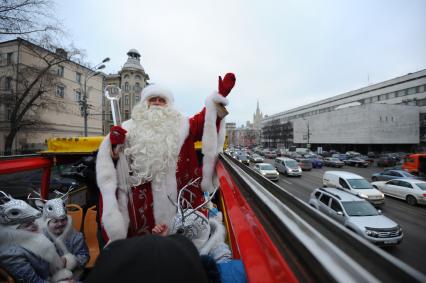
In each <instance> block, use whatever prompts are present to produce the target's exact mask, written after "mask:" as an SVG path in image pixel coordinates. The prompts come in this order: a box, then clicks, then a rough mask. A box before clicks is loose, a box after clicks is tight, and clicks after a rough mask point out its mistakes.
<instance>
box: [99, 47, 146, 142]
mask: <svg viewBox="0 0 426 283" xmlns="http://www.w3.org/2000/svg"><path fill="white" fill-rule="evenodd" d="M127 56H128V57H127V61H126V62H125V64H124V65H123V67H122V69H121V71H119V72H118V73H117V74H110V75H107V76H106V78H105V83H106V84H107V85H115V86H118V87H119V88H120V89H121V98H120V102H119V103H120V112H121V117H122V119H123V121H125V120H128V119H129V118H130V113H131V112H132V109H133V106H135V105H136V104H137V103H138V102H139V101H140V98H141V92H142V90H143V89H144V87H145V86H146V85H147V84H148V80H149V76H148V74H147V73H146V72H145V70H144V68H143V67H142V65H141V62H140V57H141V55H140V53H139V52H138V51H137V50H136V49H130V50H129V51H128V52H127ZM103 114H104V115H102V117H103V133H104V134H107V133H109V130H110V128H111V127H112V126H113V120H112V112H111V104H110V102H109V101H108V100H107V99H106V98H105V97H104V98H103Z"/></svg>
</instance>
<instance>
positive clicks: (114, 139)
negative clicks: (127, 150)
mask: <svg viewBox="0 0 426 283" xmlns="http://www.w3.org/2000/svg"><path fill="white" fill-rule="evenodd" d="M126 133H127V131H126V130H125V129H123V128H122V127H120V126H112V127H111V131H110V133H109V139H110V141H111V145H118V144H123V143H124V141H125V139H126Z"/></svg>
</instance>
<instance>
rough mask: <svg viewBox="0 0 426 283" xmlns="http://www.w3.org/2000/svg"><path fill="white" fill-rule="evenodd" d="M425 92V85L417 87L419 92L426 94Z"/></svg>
mask: <svg viewBox="0 0 426 283" xmlns="http://www.w3.org/2000/svg"><path fill="white" fill-rule="evenodd" d="M424 91H425V86H424V85H419V86H418V87H417V92H424Z"/></svg>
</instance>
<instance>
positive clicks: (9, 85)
mask: <svg viewBox="0 0 426 283" xmlns="http://www.w3.org/2000/svg"><path fill="white" fill-rule="evenodd" d="M4 89H5V90H12V77H7V78H6V81H5V82H4Z"/></svg>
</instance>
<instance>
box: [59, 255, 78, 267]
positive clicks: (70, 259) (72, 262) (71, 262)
mask: <svg viewBox="0 0 426 283" xmlns="http://www.w3.org/2000/svg"><path fill="white" fill-rule="evenodd" d="M63 257H64V258H65V259H66V261H67V262H66V264H65V268H66V269H68V270H74V268H76V267H77V265H78V262H77V259H76V257H75V256H74V255H73V254H71V253H67V254H64V255H63Z"/></svg>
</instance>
